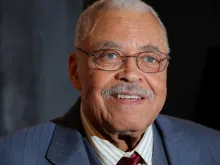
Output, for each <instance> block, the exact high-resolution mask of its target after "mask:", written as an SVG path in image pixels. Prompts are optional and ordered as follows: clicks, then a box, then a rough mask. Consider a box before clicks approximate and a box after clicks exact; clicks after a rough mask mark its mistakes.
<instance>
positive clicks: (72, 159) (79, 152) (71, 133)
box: [46, 125, 90, 165]
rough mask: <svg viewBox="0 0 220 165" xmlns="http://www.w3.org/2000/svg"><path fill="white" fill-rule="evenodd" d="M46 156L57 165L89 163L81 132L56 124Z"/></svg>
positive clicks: (82, 164)
mask: <svg viewBox="0 0 220 165" xmlns="http://www.w3.org/2000/svg"><path fill="white" fill-rule="evenodd" d="M46 158H47V159H48V160H49V161H50V162H51V163H53V164H55V165H73V164H77V165H89V164H90V163H89V159H88V155H87V152H86V149H85V146H84V143H83V138H82V136H81V135H80V133H79V132H77V131H75V130H73V129H70V128H65V127H62V126H58V125H57V126H56V128H55V131H54V135H53V137H52V140H51V143H50V145H49V148H48V151H47V154H46Z"/></svg>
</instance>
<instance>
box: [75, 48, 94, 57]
mask: <svg viewBox="0 0 220 165" xmlns="http://www.w3.org/2000/svg"><path fill="white" fill-rule="evenodd" d="M76 50H79V51H81V52H83V53H85V54H86V55H88V56H91V54H89V53H88V52H86V51H84V50H82V49H80V48H76Z"/></svg>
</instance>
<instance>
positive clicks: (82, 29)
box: [75, 0, 169, 53]
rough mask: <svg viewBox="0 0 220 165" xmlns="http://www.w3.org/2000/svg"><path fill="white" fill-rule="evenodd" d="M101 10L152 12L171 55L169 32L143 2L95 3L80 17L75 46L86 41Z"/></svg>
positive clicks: (107, 0)
mask: <svg viewBox="0 0 220 165" xmlns="http://www.w3.org/2000/svg"><path fill="white" fill-rule="evenodd" d="M101 10H125V11H129V10H130V11H137V12H143V13H144V12H146V13H148V12H150V13H151V14H152V15H153V16H155V18H156V19H157V21H158V22H159V24H160V25H161V27H162V29H163V31H164V37H165V41H166V47H167V49H168V53H169V44H168V38H167V31H166V29H165V27H164V25H163V23H162V22H161V20H160V18H159V16H158V14H157V13H156V12H155V11H154V9H153V8H152V7H151V6H149V5H148V4H146V3H145V2H143V1H141V0H98V1H96V2H95V3H93V4H92V5H91V6H89V7H88V8H87V9H86V10H85V11H84V12H83V13H82V14H81V15H80V17H79V20H78V22H77V25H76V38H75V46H78V45H80V44H81V43H82V41H84V39H85V38H86V37H87V36H88V32H89V29H90V28H91V27H90V26H91V24H92V23H93V22H92V21H93V20H92V19H93V18H94V16H95V14H96V13H97V12H98V11H101Z"/></svg>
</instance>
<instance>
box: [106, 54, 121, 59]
mask: <svg viewBox="0 0 220 165" xmlns="http://www.w3.org/2000/svg"><path fill="white" fill-rule="evenodd" d="M104 56H105V57H106V58H108V59H115V58H118V56H117V55H116V54H115V53H107V54H105V55H104Z"/></svg>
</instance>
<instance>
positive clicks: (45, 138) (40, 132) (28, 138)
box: [0, 122, 55, 164]
mask: <svg viewBox="0 0 220 165" xmlns="http://www.w3.org/2000/svg"><path fill="white" fill-rule="evenodd" d="M54 128H55V124H53V123H52V122H47V123H43V124H38V125H34V126H31V127H28V128H25V129H22V130H19V131H16V132H14V133H13V134H10V135H7V136H2V137H0V160H1V162H4V163H6V164H10V163H11V164H28V162H23V161H30V162H29V163H30V164H31V162H34V160H37V157H38V156H41V155H42V157H44V156H43V155H45V153H46V151H47V148H48V145H49V143H50V141H51V138H52V135H53V131H54ZM12 158H13V159H12ZM13 161H14V163H13ZM9 162H10V163H9ZM15 162H17V163H15ZM19 162H20V163H19Z"/></svg>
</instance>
